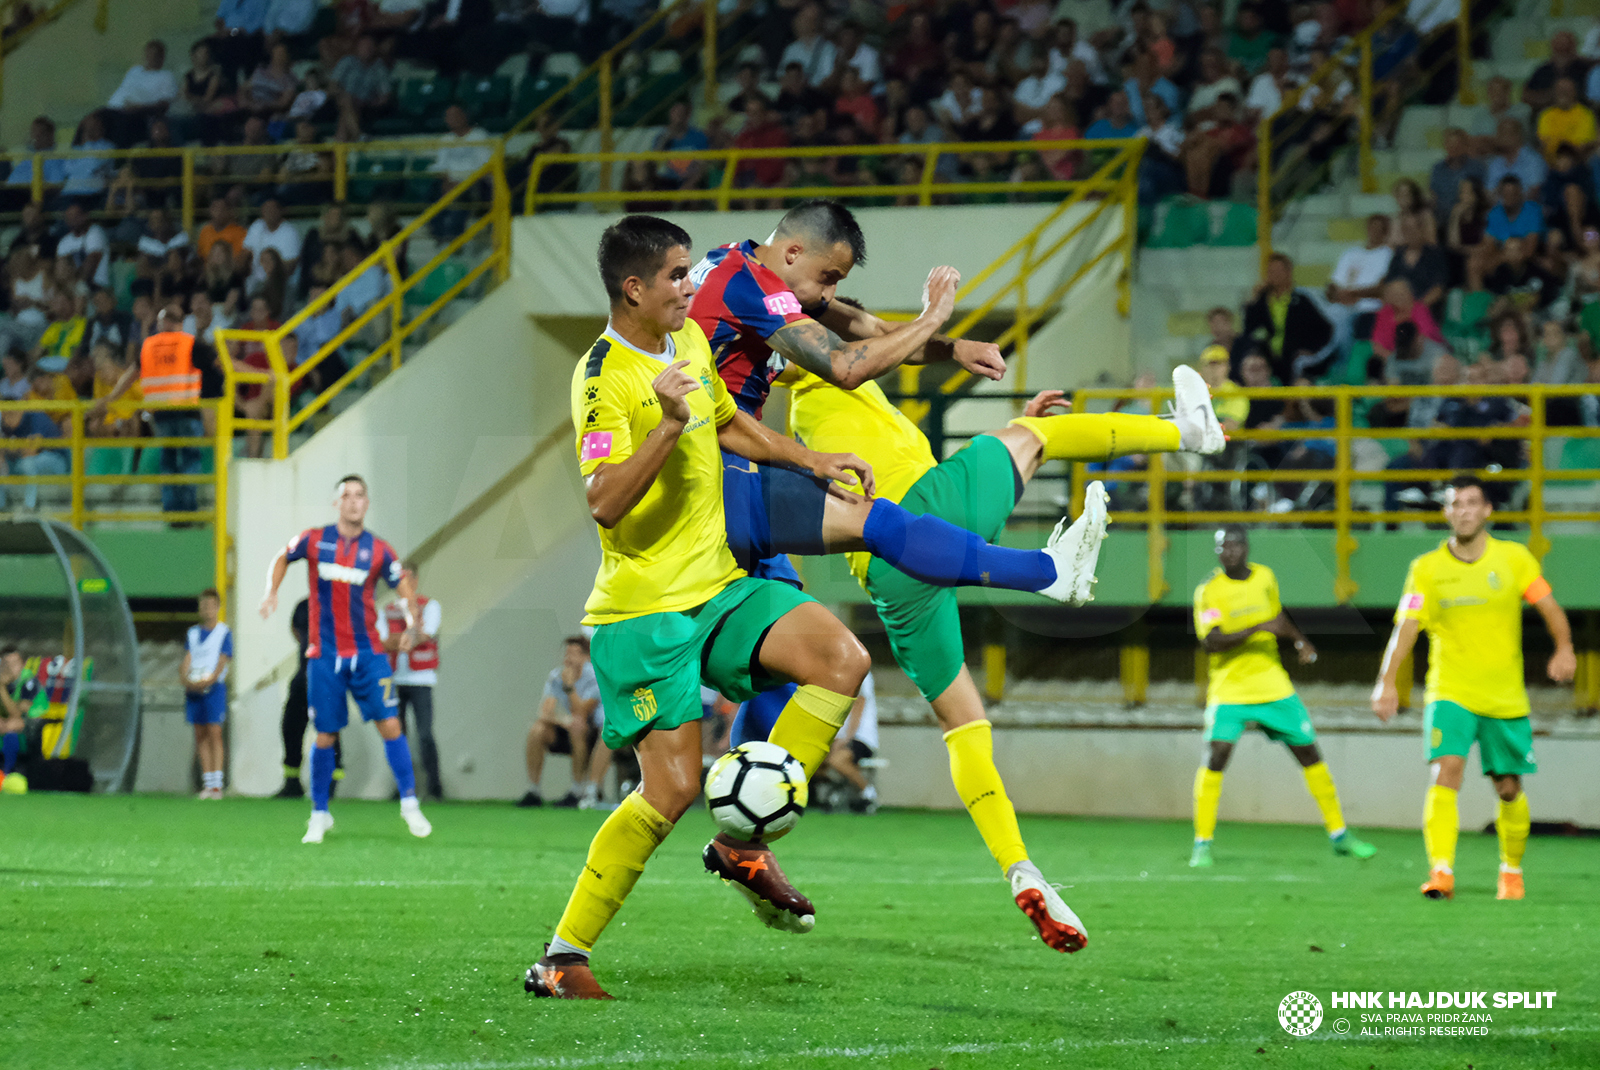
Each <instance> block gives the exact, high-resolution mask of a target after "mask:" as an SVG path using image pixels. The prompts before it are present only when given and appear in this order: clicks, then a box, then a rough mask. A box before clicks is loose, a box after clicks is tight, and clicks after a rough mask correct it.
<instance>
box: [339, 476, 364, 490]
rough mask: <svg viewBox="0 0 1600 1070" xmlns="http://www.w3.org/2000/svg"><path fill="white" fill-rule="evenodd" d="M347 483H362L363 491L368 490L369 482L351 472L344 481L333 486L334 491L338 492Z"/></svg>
mask: <svg viewBox="0 0 1600 1070" xmlns="http://www.w3.org/2000/svg"><path fill="white" fill-rule="evenodd" d="M346 483H360V484H361V489H362V490H366V489H367V481H366V480H365V479H362V478H361V477H360V476H358V475H356V474H355V473H354V472H351V473H350V474H349V475H347V476H345V477H344V478H343V479H341V480H339V482H337V483H335V484H334V485H333V489H334V490H338V489H339V488H340V487H342V486H344V485H345V484H346Z"/></svg>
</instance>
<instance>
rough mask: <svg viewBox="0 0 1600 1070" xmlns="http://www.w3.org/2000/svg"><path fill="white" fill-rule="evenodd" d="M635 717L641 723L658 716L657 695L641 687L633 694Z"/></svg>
mask: <svg viewBox="0 0 1600 1070" xmlns="http://www.w3.org/2000/svg"><path fill="white" fill-rule="evenodd" d="M633 715H634V716H635V717H637V718H638V719H639V720H641V721H648V720H651V719H652V718H654V717H655V715H656V693H655V692H654V691H652V690H650V689H649V688H648V687H641V688H639V689H638V690H637V691H635V692H634V693H633Z"/></svg>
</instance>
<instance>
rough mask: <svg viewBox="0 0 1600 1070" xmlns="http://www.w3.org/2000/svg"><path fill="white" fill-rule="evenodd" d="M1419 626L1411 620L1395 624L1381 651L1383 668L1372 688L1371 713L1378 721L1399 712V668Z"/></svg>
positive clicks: (1408, 653)
mask: <svg viewBox="0 0 1600 1070" xmlns="http://www.w3.org/2000/svg"><path fill="white" fill-rule="evenodd" d="M1418 631H1419V626H1418V624H1417V622H1416V621H1415V620H1414V619H1412V618H1409V617H1407V618H1405V619H1403V620H1400V621H1396V622H1395V626H1394V631H1393V632H1391V633H1390V635H1389V645H1388V646H1387V647H1385V648H1384V651H1383V668H1381V669H1379V670H1378V682H1377V683H1376V684H1375V685H1373V688H1372V712H1373V713H1375V714H1377V715H1378V720H1380V721H1387V720H1389V719H1390V718H1391V717H1393V716H1394V715H1395V714H1397V713H1399V712H1400V684H1399V680H1400V666H1401V664H1402V663H1403V662H1404V661H1405V660H1406V658H1407V657H1408V656H1410V654H1411V648H1412V647H1414V646H1416V645H1417V632H1418Z"/></svg>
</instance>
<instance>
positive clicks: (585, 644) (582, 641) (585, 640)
mask: <svg viewBox="0 0 1600 1070" xmlns="http://www.w3.org/2000/svg"><path fill="white" fill-rule="evenodd" d="M561 644H562V645H563V646H575V647H577V648H578V649H579V650H581V651H583V656H584V657H588V656H589V637H588V636H587V635H569V636H567V637H566V638H565V639H563V640H561Z"/></svg>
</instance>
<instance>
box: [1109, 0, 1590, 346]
mask: <svg viewBox="0 0 1600 1070" xmlns="http://www.w3.org/2000/svg"><path fill="white" fill-rule="evenodd" d="M1549 8H1550V0H1525V2H1523V3H1521V4H1519V5H1518V13H1517V16H1516V17H1515V18H1511V19H1507V20H1506V21H1504V22H1503V23H1501V25H1500V26H1498V27H1497V28H1496V29H1495V31H1494V35H1493V51H1494V56H1493V58H1491V59H1484V60H1477V61H1475V62H1474V63H1473V81H1474V84H1475V85H1476V87H1477V98H1478V100H1479V102H1480V103H1479V104H1478V105H1477V106H1475V107H1462V106H1460V105H1458V104H1450V105H1444V106H1427V105H1413V106H1411V107H1408V108H1407V109H1406V110H1405V113H1404V115H1403V116H1402V118H1401V122H1400V127H1399V130H1398V131H1397V133H1396V136H1395V143H1394V145H1393V146H1391V147H1389V148H1386V149H1381V150H1378V151H1377V152H1376V153H1375V155H1376V158H1377V168H1376V177H1377V184H1378V192H1375V193H1363V192H1362V191H1361V181H1360V177H1359V176H1358V175H1357V174H1356V172H1355V166H1356V162H1355V157H1354V154H1353V153H1351V154H1348V155H1347V156H1346V157H1345V158H1343V159H1342V160H1340V161H1339V162H1338V166H1337V174H1338V178H1337V180H1336V181H1335V183H1334V184H1333V186H1332V187H1331V188H1328V189H1325V190H1324V191H1322V192H1320V193H1316V194H1313V195H1311V196H1309V197H1304V198H1302V199H1300V200H1298V201H1295V202H1293V203H1292V204H1290V205H1289V206H1288V208H1287V210H1286V211H1285V212H1284V214H1283V217H1282V218H1281V219H1279V220H1278V222H1277V223H1276V224H1275V225H1274V227H1273V232H1272V241H1273V247H1274V248H1275V249H1277V250H1279V251H1282V252H1286V253H1288V254H1289V255H1290V256H1292V257H1293V258H1294V261H1295V279H1296V281H1297V282H1298V283H1299V284H1300V285H1302V286H1308V287H1311V288H1313V289H1318V290H1320V289H1321V288H1322V287H1323V286H1325V285H1326V284H1327V281H1328V278H1329V276H1330V275H1332V273H1333V268H1334V265H1335V264H1336V263H1338V260H1339V255H1340V253H1341V252H1343V251H1344V250H1345V249H1346V248H1348V247H1349V246H1351V245H1355V244H1359V243H1361V242H1362V241H1364V240H1365V223H1364V222H1363V220H1364V218H1365V217H1366V216H1368V215H1370V214H1372V213H1374V212H1384V213H1392V212H1393V211H1394V200H1393V198H1392V197H1391V196H1390V193H1389V190H1390V189H1391V187H1392V186H1393V185H1394V183H1395V181H1396V180H1397V179H1399V178H1402V177H1410V178H1414V179H1416V180H1417V181H1418V182H1420V183H1422V184H1423V186H1424V187H1426V185H1427V180H1428V172H1429V170H1430V169H1431V168H1432V167H1433V165H1434V163H1435V162H1437V161H1438V160H1439V159H1440V158H1441V155H1442V150H1443V143H1444V131H1445V129H1446V128H1448V127H1451V126H1470V125H1471V123H1472V121H1473V119H1474V118H1476V117H1477V116H1478V115H1480V114H1481V113H1482V111H1483V105H1482V101H1483V99H1484V93H1485V89H1484V87H1485V85H1486V83H1487V82H1488V80H1489V79H1490V78H1492V77H1494V76H1496V75H1504V76H1505V77H1507V78H1509V79H1511V81H1512V83H1513V85H1514V87H1515V89H1514V91H1513V92H1514V93H1520V91H1521V87H1522V83H1523V82H1524V81H1526V80H1527V78H1528V76H1529V75H1530V74H1532V73H1533V70H1534V68H1535V67H1537V66H1538V65H1539V64H1541V63H1543V62H1544V61H1545V60H1546V59H1547V58H1548V57H1549V54H1550V36H1551V34H1553V33H1555V32H1556V31H1557V30H1561V29H1567V30H1571V31H1572V32H1573V33H1575V34H1576V35H1577V36H1578V39H1579V41H1580V42H1581V41H1582V39H1583V35H1584V34H1585V33H1587V32H1588V29H1589V27H1590V26H1592V25H1593V23H1594V17H1595V16H1597V15H1600V0H1566V2H1565V5H1564V7H1563V15H1562V17H1560V18H1553V17H1550V16H1549V14H1548V12H1549ZM1259 256H1260V252H1259V248H1258V247H1249V248H1241V249H1212V248H1192V249H1146V250H1144V251H1142V252H1141V253H1140V256H1139V264H1138V271H1137V275H1136V281H1135V284H1134V291H1133V292H1134V297H1133V339H1134V354H1135V356H1134V363H1135V366H1136V368H1137V369H1138V370H1140V371H1151V372H1155V373H1157V374H1158V375H1163V376H1164V375H1165V373H1166V372H1167V370H1168V369H1169V368H1170V367H1171V366H1172V365H1173V364H1176V363H1182V362H1186V361H1192V360H1194V359H1195V358H1196V357H1197V356H1199V354H1200V350H1201V348H1202V347H1203V346H1204V345H1205V344H1206V342H1207V341H1208V339H1209V337H1210V334H1209V331H1208V330H1207V327H1206V321H1205V314H1206V311H1207V310H1208V309H1210V308H1213V307H1216V306H1218V305H1221V306H1225V307H1228V308H1232V309H1234V310H1235V311H1238V309H1239V308H1240V307H1241V306H1242V304H1243V301H1244V299H1245V298H1246V297H1247V296H1248V295H1249V292H1250V287H1251V286H1253V285H1254V284H1255V282H1256V280H1257V279H1258V278H1260V269H1259Z"/></svg>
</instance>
